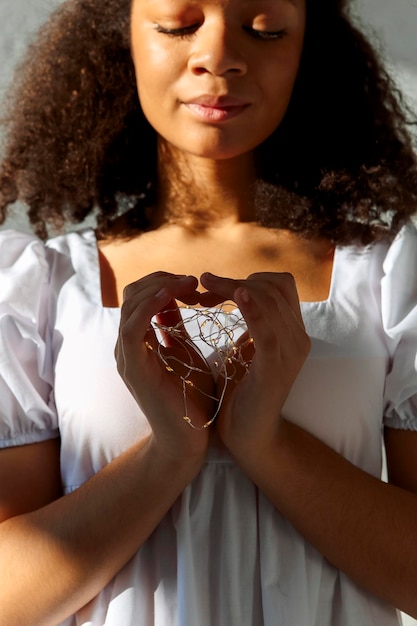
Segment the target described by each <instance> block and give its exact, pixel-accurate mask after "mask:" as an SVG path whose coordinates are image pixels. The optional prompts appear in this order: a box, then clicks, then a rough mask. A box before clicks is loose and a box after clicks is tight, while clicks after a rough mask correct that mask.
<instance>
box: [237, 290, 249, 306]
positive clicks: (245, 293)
mask: <svg viewBox="0 0 417 626" xmlns="http://www.w3.org/2000/svg"><path fill="white" fill-rule="evenodd" d="M239 297H240V299H241V300H242V302H243V303H244V304H249V302H250V297H249V293H248V291H247V289H240V291H239Z"/></svg>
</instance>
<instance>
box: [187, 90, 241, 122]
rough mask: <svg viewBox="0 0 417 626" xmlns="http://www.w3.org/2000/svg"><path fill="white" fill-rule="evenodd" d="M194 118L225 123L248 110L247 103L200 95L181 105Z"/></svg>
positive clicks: (228, 98) (229, 97)
mask: <svg viewBox="0 0 417 626" xmlns="http://www.w3.org/2000/svg"><path fill="white" fill-rule="evenodd" d="M183 104H184V106H185V107H186V108H187V109H188V110H189V111H190V113H191V114H192V115H194V117H197V118H198V119H200V120H202V121H205V122H213V123H216V122H225V121H227V120H229V119H232V118H233V117H236V116H237V115H240V113H243V111H244V110H245V109H247V108H248V106H249V102H245V101H244V100H241V99H240V98H233V97H231V96H211V95H202V96H198V97H196V98H192V99H190V100H188V101H186V102H184V103H183Z"/></svg>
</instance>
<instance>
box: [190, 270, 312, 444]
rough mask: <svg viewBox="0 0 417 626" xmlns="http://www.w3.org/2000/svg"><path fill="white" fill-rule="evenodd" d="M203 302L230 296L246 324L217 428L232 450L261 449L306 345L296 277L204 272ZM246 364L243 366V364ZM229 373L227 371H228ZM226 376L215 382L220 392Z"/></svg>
mask: <svg viewBox="0 0 417 626" xmlns="http://www.w3.org/2000/svg"><path fill="white" fill-rule="evenodd" d="M200 280H201V283H202V284H203V286H204V287H205V288H206V289H207V290H208V292H207V294H206V295H205V296H204V297H202V301H203V302H205V303H206V304H207V303H210V306H213V304H215V303H216V302H221V301H222V300H226V299H227V300H233V301H234V302H236V304H237V305H238V306H239V308H240V310H241V312H242V315H243V317H244V319H245V321H246V324H247V327H248V333H247V334H246V335H245V336H244V337H242V338H241V339H240V341H239V342H238V344H237V346H236V347H237V348H238V350H239V353H240V357H241V365H240V366H239V363H238V362H237V363H236V361H235V360H233V365H232V367H233V377H232V378H231V380H228V381H227V386H226V393H225V397H224V399H223V402H222V406H221V409H220V413H219V417H218V422H217V428H218V432H219V435H220V437H221V439H222V440H223V443H224V444H225V445H226V446H227V447H228V448H229V449H230V451H231V452H232V454H235V455H236V456H239V455H241V454H245V455H247V454H251V453H255V454H259V453H260V452H262V449H263V448H264V447H265V446H268V444H269V443H270V441H271V438H272V437H274V436H275V435H276V433H277V430H278V428H279V424H280V414H281V409H282V407H283V405H284V403H285V400H286V398H287V396H288V394H289V392H290V390H291V387H292V385H293V383H294V381H295V379H296V377H297V375H298V373H299V371H300V369H301V367H302V365H303V363H304V361H305V359H306V358H307V355H308V353H309V350H310V340H309V337H308V335H307V333H306V331H305V327H304V323H303V320H302V316H301V310H300V304H299V299H298V294H297V290H296V287H295V282H294V279H293V278H292V276H291V275H289V274H278V273H267V272H265V273H258V274H253V275H251V276H249V277H248V279H246V280H232V279H228V278H220V277H217V276H213V275H212V274H203V275H202V277H201V279H200ZM245 362H246V364H249V363H250V365H245V364H244V363H245ZM229 373H230V372H229ZM223 386H224V379H222V378H221V377H220V379H219V382H218V392H217V393H218V396H219V395H220V394H221V392H222V389H223Z"/></svg>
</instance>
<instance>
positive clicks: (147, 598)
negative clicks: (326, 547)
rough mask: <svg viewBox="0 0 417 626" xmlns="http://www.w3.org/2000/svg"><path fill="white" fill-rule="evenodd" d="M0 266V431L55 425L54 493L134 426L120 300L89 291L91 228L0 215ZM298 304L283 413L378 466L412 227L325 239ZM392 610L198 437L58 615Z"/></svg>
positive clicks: (139, 420)
mask: <svg viewBox="0 0 417 626" xmlns="http://www.w3.org/2000/svg"><path fill="white" fill-rule="evenodd" d="M0 266H1V268H2V269H1V270H0V298H1V303H0V446H1V447H8V446H13V445H20V444H24V443H32V442H36V441H42V440H45V439H48V438H52V437H57V436H58V435H59V436H60V437H61V441H62V480H63V484H64V489H65V492H66V493H68V492H71V491H73V490H74V489H77V487H79V486H80V485H81V484H82V483H83V482H84V481H86V480H88V479H89V478H90V477H91V476H92V475H93V474H94V473H96V472H98V471H99V470H100V469H101V468H102V467H104V466H105V465H106V464H107V463H109V461H111V460H112V459H114V458H115V457H117V456H118V455H120V453H121V452H123V451H124V450H125V449H127V448H128V447H129V446H131V445H132V444H133V443H134V442H136V441H137V440H138V439H140V438H141V437H143V436H144V435H145V434H146V433H147V432H148V428H149V427H148V424H147V421H146V419H145V417H144V416H143V414H142V413H141V411H140V410H139V409H138V407H137V405H136V404H135V402H134V401H133V399H132V397H131V396H130V394H129V392H128V390H127V389H126V387H125V386H124V384H123V382H122V381H121V379H120V378H119V376H118V374H117V371H116V367H115V361H114V355H113V350H114V345H115V342H116V337H117V331H118V325H119V318H120V310H119V309H116V308H105V307H103V306H102V301H101V291H100V276H99V265H98V251H97V242H96V239H95V234H94V232H93V231H92V230H85V231H82V232H81V233H72V234H69V235H65V236H61V237H58V238H56V239H53V240H51V241H49V242H48V243H47V245H46V246H44V245H43V244H42V243H41V242H39V241H38V240H37V239H35V238H33V237H31V236H28V235H23V234H19V233H16V232H13V231H4V232H2V233H1V234H0ZM302 312H303V316H304V320H305V323H306V327H307V330H308V333H309V335H310V336H311V339H312V350H311V354H310V356H309V358H308V359H307V361H306V363H305V365H304V367H303V369H302V371H301V373H300V375H299V377H298V379H297V381H296V383H295V385H294V387H293V389H292V391H291V394H290V396H289V398H288V401H287V403H286V405H285V410H284V415H285V416H286V417H287V418H288V419H290V420H292V421H294V422H295V423H297V424H299V425H301V426H302V427H303V428H305V429H307V430H308V431H310V432H312V433H314V434H315V435H316V436H318V437H319V438H321V439H322V440H323V441H324V442H326V443H327V444H328V445H330V446H331V447H333V448H334V449H335V450H337V451H338V452H339V453H341V454H343V455H344V456H345V457H346V458H348V459H349V460H350V461H351V462H353V463H354V464H356V465H357V466H359V467H361V468H362V469H363V470H365V471H366V472H369V473H370V474H372V475H374V476H377V477H379V476H380V474H381V429H382V425H383V422H384V419H385V423H386V424H387V425H389V426H392V427H395V428H404V429H412V430H417V373H416V353H417V235H416V232H415V231H414V229H413V228H412V227H411V226H410V227H406V228H404V229H403V230H402V232H401V233H400V234H399V235H398V237H397V238H396V240H395V241H394V243H393V244H392V245H390V246H389V245H388V244H384V243H379V244H376V245H374V246H372V247H369V248H364V249H358V248H355V247H345V248H338V249H337V250H336V253H335V260H334V267H333V274H332V282H331V290H330V294H329V298H328V300H326V301H325V302H317V303H303V304H302ZM184 315H185V316H192V315H193V311H187V310H185V312H184ZM227 319H228V318H227V316H224V322H225V323H227ZM207 357H208V358H210V355H209V354H207ZM277 384H279V380H277ZM132 497H134V494H132ZM103 550H106V546H105V545H103ZM92 567H94V564H92ZM398 620H399V618H398V616H397V612H396V610H395V609H394V608H392V607H390V606H387V605H386V604H385V603H383V602H381V601H379V600H378V599H376V598H375V597H373V596H372V595H370V594H368V593H366V592H365V591H363V590H361V589H360V588H359V587H357V586H356V585H355V584H354V583H353V582H352V581H351V580H349V579H348V578H347V577H346V576H345V575H344V574H343V573H341V572H340V571H338V570H337V569H335V568H333V567H332V566H331V565H330V564H329V563H328V562H327V561H326V560H325V559H324V558H323V557H322V556H321V555H320V554H319V553H318V552H317V551H316V550H315V549H314V548H313V547H311V546H310V545H309V544H308V543H306V542H305V541H304V539H303V538H302V537H301V536H300V535H299V534H298V533H297V532H296V531H295V530H294V528H293V527H292V526H291V524H290V523H289V522H288V521H287V520H286V519H285V518H283V517H282V516H281V515H280V514H279V513H278V512H277V511H276V510H275V509H274V507H273V506H272V505H271V504H270V502H269V501H268V500H267V499H266V498H265V497H264V496H263V495H262V493H259V491H258V490H257V489H256V487H255V486H254V485H253V484H252V483H251V481H250V480H248V478H247V477H246V476H245V474H244V473H243V472H242V471H241V470H240V469H239V467H238V466H236V464H235V463H234V462H233V460H232V458H231V457H230V456H229V455H228V454H227V452H226V451H224V450H221V449H211V450H210V451H209V454H208V456H207V460H206V463H205V465H204V466H203V468H202V470H201V472H200V473H199V475H198V476H197V477H196V478H195V480H194V481H193V482H192V483H191V484H190V485H189V486H188V487H187V488H186V489H185V490H184V492H183V494H182V496H181V497H180V498H178V500H177V502H176V503H175V505H174V506H173V507H172V509H171V510H170V511H169V513H168V514H167V515H166V516H165V518H164V519H163V520H162V521H161V523H160V524H159V526H158V527H157V529H156V530H155V531H154V533H153V534H152V536H151V537H150V538H149V540H148V541H147V542H146V543H145V545H144V546H143V547H142V548H141V549H140V550H139V551H138V553H137V554H136V556H135V557H134V558H133V559H132V560H131V561H130V562H129V563H128V564H127V565H126V566H125V567H124V568H123V569H122V570H121V571H120V572H119V574H118V575H117V576H116V577H115V578H114V579H113V581H112V582H111V583H110V584H109V585H108V586H107V587H106V588H105V589H104V590H103V591H102V593H100V594H99V595H98V596H97V597H96V598H95V599H94V600H93V601H92V602H90V603H89V604H88V605H87V606H86V607H85V608H84V609H82V610H81V611H79V612H78V613H77V615H75V616H73V617H71V618H69V619H68V620H66V621H65V626H87V625H88V626H104V625H105V626H237V625H238V626H375V625H376V624H377V625H378V626H393V625H394V624H398V623H399V621H398Z"/></svg>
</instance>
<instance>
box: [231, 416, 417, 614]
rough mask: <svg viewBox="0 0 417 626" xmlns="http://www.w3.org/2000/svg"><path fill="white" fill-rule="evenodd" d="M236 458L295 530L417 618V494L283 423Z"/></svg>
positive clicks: (369, 587) (363, 583)
mask: <svg viewBox="0 0 417 626" xmlns="http://www.w3.org/2000/svg"><path fill="white" fill-rule="evenodd" d="M233 453H234V455H235V457H236V460H237V461H238V463H239V464H240V465H241V466H242V468H243V469H244V470H245V471H246V473H247V474H248V475H249V476H250V478H251V479H252V480H253V481H254V483H255V484H257V485H258V487H259V488H260V489H261V490H262V491H263V492H264V493H265V495H266V496H267V497H268V498H269V499H270V500H271V501H272V503H273V504H274V505H275V506H276V507H277V509H279V511H280V512H281V513H282V514H283V515H284V516H285V517H287V518H288V519H289V520H290V521H291V523H292V524H293V525H294V527H295V528H296V529H297V530H298V531H299V532H300V533H301V534H302V535H303V536H304V537H305V538H306V540H307V541H309V542H310V543H311V544H312V545H314V546H315V547H316V548H317V549H318V550H319V551H320V552H321V553H322V554H323V555H324V556H325V557H326V558H327V559H328V560H329V561H330V562H331V563H332V564H334V565H335V566H336V567H338V568H339V569H341V570H343V571H344V572H345V573H346V574H347V575H348V576H349V577H351V578H352V579H353V580H354V581H355V582H357V583H358V584H359V585H361V586H363V587H364V588H366V589H367V590H368V591H371V592H372V593H375V594H376V595H378V596H379V597H381V598H383V599H385V600H386V601H388V602H390V603H391V604H393V605H394V606H398V607H399V608H401V609H403V610H404V611H406V612H408V613H410V614H412V615H417V583H416V582H415V580H416V576H415V573H416V571H417V496H416V495H414V494H412V493H410V492H407V491H405V490H402V489H399V488H397V487H394V486H392V485H387V484H385V483H383V482H381V481H379V480H378V479H375V478H374V477H372V476H370V475H369V474H367V473H365V472H363V471H361V470H360V469H358V468H357V467H355V466H353V465H352V464H350V463H349V462H348V461H346V460H345V459H344V458H343V457H341V456H340V455H338V454H336V453H335V452H334V451H333V450H331V449H330V448H328V447H327V446H325V445H324V444H322V443H321V442H320V441H319V440H317V439H316V438H314V437H312V436H311V435H309V434H308V433H306V432H305V431H303V430H301V429H300V428H298V427H296V426H294V425H292V424H290V423H289V422H286V421H285V420H284V421H283V422H282V428H281V429H280V431H279V433H278V434H277V436H276V437H275V439H274V440H273V441H270V442H269V443H267V444H266V445H265V449H262V450H259V449H258V451H255V450H254V451H253V452H251V453H248V451H247V450H245V452H244V453H240V452H239V449H238V448H236V449H235V450H234V451H233Z"/></svg>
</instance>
